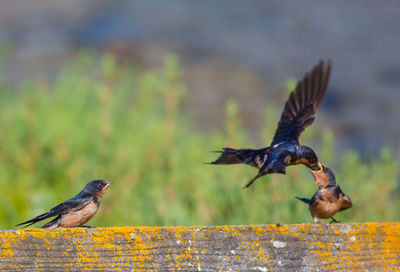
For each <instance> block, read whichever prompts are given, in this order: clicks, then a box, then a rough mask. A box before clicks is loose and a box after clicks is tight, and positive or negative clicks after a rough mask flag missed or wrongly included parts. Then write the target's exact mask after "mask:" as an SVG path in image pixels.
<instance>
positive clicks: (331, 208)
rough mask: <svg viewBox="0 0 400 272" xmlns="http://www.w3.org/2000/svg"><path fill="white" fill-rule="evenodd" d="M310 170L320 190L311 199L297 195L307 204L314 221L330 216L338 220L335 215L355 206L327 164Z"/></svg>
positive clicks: (333, 219) (317, 221) (334, 220)
mask: <svg viewBox="0 0 400 272" xmlns="http://www.w3.org/2000/svg"><path fill="white" fill-rule="evenodd" d="M310 172H311V173H312V175H313V177H314V180H315V183H316V184H317V185H318V190H317V191H316V192H315V194H314V195H313V196H312V198H311V199H308V198H301V197H297V196H296V198H297V199H299V200H301V201H303V202H304V203H306V204H307V207H308V209H309V210H310V213H311V216H312V217H313V218H314V223H321V222H320V221H319V220H318V219H328V218H331V219H332V222H338V221H336V219H335V218H333V216H334V215H335V214H336V213H338V212H340V211H343V210H346V209H350V208H351V207H352V206H353V204H352V202H351V200H350V197H348V196H347V195H345V194H344V193H343V191H342V190H341V189H340V186H339V185H338V184H337V183H336V179H335V175H334V174H333V172H332V170H331V169H329V168H328V167H326V166H325V165H322V170H319V171H310ZM321 224H322V223H321Z"/></svg>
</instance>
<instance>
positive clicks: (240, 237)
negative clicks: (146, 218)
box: [0, 223, 400, 272]
mask: <svg viewBox="0 0 400 272" xmlns="http://www.w3.org/2000/svg"><path fill="white" fill-rule="evenodd" d="M0 251H1V255H0V271H83V270H86V271H262V272H264V271H396V270H400V223H361V224H334V225H328V228H327V230H324V229H323V228H322V227H321V226H320V225H310V224H301V225H284V226H277V225H251V226H212V227H113V228H93V229H85V228H75V229H56V230H42V229H27V230H10V231H0Z"/></svg>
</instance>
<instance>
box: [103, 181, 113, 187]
mask: <svg viewBox="0 0 400 272" xmlns="http://www.w3.org/2000/svg"><path fill="white" fill-rule="evenodd" d="M106 182H107V184H106V186H104V189H107V188H108V186H110V185H111V184H112V182H111V181H106Z"/></svg>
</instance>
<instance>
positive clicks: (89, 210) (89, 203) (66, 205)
mask: <svg viewBox="0 0 400 272" xmlns="http://www.w3.org/2000/svg"><path fill="white" fill-rule="evenodd" d="M111 183H112V182H109V181H105V180H98V179H96V180H92V181H89V182H88V183H87V184H86V186H85V188H83V190H82V191H81V192H80V193H79V194H77V195H76V196H74V197H73V198H71V199H69V200H67V201H65V202H63V203H61V204H60V205H57V206H55V207H54V208H52V209H51V210H50V211H48V212H46V213H43V214H41V215H39V216H36V217H35V218H32V219H30V220H28V221H25V222H23V223H20V224H18V225H17V226H20V225H25V224H27V225H26V226H25V227H28V226H30V225H32V224H35V223H37V222H39V221H42V220H45V219H47V218H50V217H54V216H57V217H56V218H54V219H53V220H51V221H50V222H48V223H47V224H45V225H43V226H42V228H49V229H54V228H58V227H61V228H72V227H80V226H83V225H84V224H85V223H86V222H88V221H89V220H90V219H91V218H92V217H93V216H94V215H95V213H96V212H97V209H98V208H99V206H100V202H101V200H102V198H103V196H104V193H105V192H106V189H107V188H108V186H110V185H111Z"/></svg>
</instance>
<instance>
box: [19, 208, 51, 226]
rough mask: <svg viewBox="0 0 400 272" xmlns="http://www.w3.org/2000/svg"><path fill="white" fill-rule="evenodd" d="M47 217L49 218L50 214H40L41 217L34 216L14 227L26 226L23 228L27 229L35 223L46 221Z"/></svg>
mask: <svg viewBox="0 0 400 272" xmlns="http://www.w3.org/2000/svg"><path fill="white" fill-rule="evenodd" d="M49 217H51V215H50V213H49V212H46V213H43V214H41V215H38V216H36V217H35V218H32V219H29V220H28V221H25V222H22V223H19V224H18V225H16V226H21V225H25V224H27V225H26V226H24V228H27V227H29V226H30V225H33V224H35V223H36V222H39V221H42V220H44V219H47V218H49Z"/></svg>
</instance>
